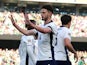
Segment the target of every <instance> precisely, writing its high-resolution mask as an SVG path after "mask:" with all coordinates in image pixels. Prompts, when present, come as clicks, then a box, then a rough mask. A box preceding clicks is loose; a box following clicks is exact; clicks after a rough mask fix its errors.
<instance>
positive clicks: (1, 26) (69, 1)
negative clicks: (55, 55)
mask: <svg viewBox="0 0 87 65" xmlns="http://www.w3.org/2000/svg"><path fill="white" fill-rule="evenodd" d="M44 4H50V5H52V6H53V8H54V14H53V15H52V20H53V21H54V22H55V23H56V25H57V26H58V27H59V26H61V22H60V17H61V15H63V14H70V15H71V16H72V24H71V28H70V29H71V31H72V35H71V36H72V44H73V46H74V48H75V49H76V51H77V53H78V56H79V58H80V57H81V56H84V57H85V63H86V64H87V0H0V65H19V62H20V59H19V54H18V53H19V52H18V47H19V44H20V39H21V36H22V34H21V33H20V32H19V31H18V30H17V29H16V28H15V27H14V26H13V25H12V23H11V20H10V19H9V18H8V16H9V15H10V14H11V12H13V15H14V19H15V21H16V22H17V24H18V25H20V26H21V27H22V28H25V25H24V23H25V22H24V20H25V18H24V15H23V12H20V9H21V8H22V7H25V13H28V15H29V19H33V20H36V21H37V25H39V24H43V21H42V20H41V16H40V7H41V6H42V5H44ZM69 56H70V60H71V62H72V64H73V65H77V63H75V61H74V58H73V57H74V56H73V54H72V53H70V55H69Z"/></svg>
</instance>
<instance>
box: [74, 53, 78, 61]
mask: <svg viewBox="0 0 87 65" xmlns="http://www.w3.org/2000/svg"><path fill="white" fill-rule="evenodd" d="M74 59H75V63H76V62H77V61H78V56H77V53H75V54H74Z"/></svg>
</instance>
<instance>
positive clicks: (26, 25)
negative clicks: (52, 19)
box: [25, 20, 36, 30]
mask: <svg viewBox="0 0 87 65" xmlns="http://www.w3.org/2000/svg"><path fill="white" fill-rule="evenodd" d="M30 21H31V22H32V23H33V24H36V21H35V20H30ZM28 26H29V24H25V27H26V28H27V29H28V30H30V29H34V28H32V27H29V28H28Z"/></svg>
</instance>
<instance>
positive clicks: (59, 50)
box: [54, 27, 71, 61]
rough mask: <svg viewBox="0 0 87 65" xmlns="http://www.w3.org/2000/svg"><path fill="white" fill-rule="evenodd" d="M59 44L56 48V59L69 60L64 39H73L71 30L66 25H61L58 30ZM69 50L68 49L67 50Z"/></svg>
mask: <svg viewBox="0 0 87 65" xmlns="http://www.w3.org/2000/svg"><path fill="white" fill-rule="evenodd" d="M57 32H58V34H57V45H56V46H55V48H54V52H55V60H64V61H65V60H67V57H66V51H65V45H64V39H65V38H68V39H70V40H71V32H70V30H69V29H68V28H66V27H60V28H58V30H57ZM67 51H68V50H67Z"/></svg>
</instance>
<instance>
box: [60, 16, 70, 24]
mask: <svg viewBox="0 0 87 65" xmlns="http://www.w3.org/2000/svg"><path fill="white" fill-rule="evenodd" d="M61 22H62V25H66V24H68V23H69V22H71V16H70V15H63V16H62V17H61Z"/></svg>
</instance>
